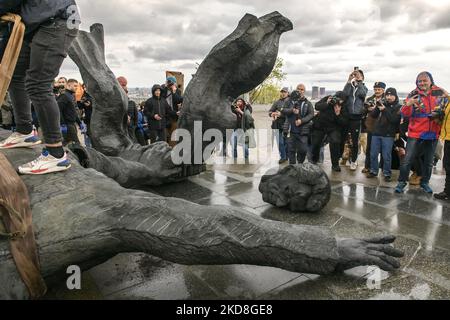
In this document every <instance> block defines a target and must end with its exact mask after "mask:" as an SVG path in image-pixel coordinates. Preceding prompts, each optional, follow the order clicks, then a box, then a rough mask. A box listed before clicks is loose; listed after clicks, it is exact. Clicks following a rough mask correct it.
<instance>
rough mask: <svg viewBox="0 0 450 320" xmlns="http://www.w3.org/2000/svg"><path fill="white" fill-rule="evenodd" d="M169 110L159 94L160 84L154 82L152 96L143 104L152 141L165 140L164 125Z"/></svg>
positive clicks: (169, 112)
mask: <svg viewBox="0 0 450 320" xmlns="http://www.w3.org/2000/svg"><path fill="white" fill-rule="evenodd" d="M171 111H172V110H171V109H170V106H169V104H168V103H167V101H166V99H164V98H163V97H162V96H161V86H160V85H158V84H155V85H154V86H153V88H152V97H151V98H150V99H148V100H147V101H146V102H145V106H144V114H145V116H146V117H147V120H148V123H149V127H150V140H151V142H152V143H154V142H157V141H166V140H167V139H166V138H167V134H166V126H167V121H168V118H169V116H170V114H171Z"/></svg>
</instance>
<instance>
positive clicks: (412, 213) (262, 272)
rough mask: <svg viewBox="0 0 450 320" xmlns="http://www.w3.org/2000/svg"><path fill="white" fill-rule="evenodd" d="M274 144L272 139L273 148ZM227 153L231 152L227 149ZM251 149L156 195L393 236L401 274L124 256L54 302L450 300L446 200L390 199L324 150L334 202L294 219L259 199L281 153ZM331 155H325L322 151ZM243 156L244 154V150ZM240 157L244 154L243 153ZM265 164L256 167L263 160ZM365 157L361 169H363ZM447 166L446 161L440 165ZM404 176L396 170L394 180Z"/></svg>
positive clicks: (436, 184) (262, 118)
mask: <svg viewBox="0 0 450 320" xmlns="http://www.w3.org/2000/svg"><path fill="white" fill-rule="evenodd" d="M266 108H267V107H264V108H263V107H260V108H255V109H256V112H255V118H256V124H257V127H258V128H269V127H270V121H269V120H270V119H269V118H268V117H266V113H265V110H266ZM269 143H270V142H269ZM229 149H230V147H229ZM269 149H270V148H267V147H266V146H263V147H262V148H261V146H260V151H259V152H256V150H254V149H253V150H251V151H250V155H251V156H250V164H245V163H244V161H243V159H239V161H238V163H235V161H234V160H233V159H231V158H226V159H224V158H222V157H221V156H215V157H213V159H212V163H211V164H210V165H208V170H207V172H204V173H202V174H201V175H199V176H197V177H191V178H190V179H189V180H188V181H185V182H182V183H178V184H174V185H167V186H163V187H159V188H155V189H153V192H155V193H158V194H160V195H162V196H172V197H179V198H183V199H187V200H190V201H192V202H195V203H198V204H203V205H231V206H238V207H241V208H244V209H246V210H247V211H249V212H251V213H252V214H256V215H259V216H261V217H263V218H265V219H270V220H277V221H284V222H288V223H293V224H305V225H321V226H327V227H329V228H331V229H332V230H333V231H334V232H335V233H336V235H338V236H340V237H356V238H367V237H371V236H373V235H378V234H386V233H391V234H394V235H396V236H397V237H398V238H397V241H396V243H395V246H396V247H398V248H400V249H402V250H403V251H404V252H405V257H403V258H402V259H401V264H402V266H401V269H400V270H398V271H395V272H390V273H388V272H384V271H381V270H379V269H374V268H372V267H369V266H363V267H358V268H354V269H352V270H348V271H346V272H345V273H343V274H335V275H331V276H318V275H311V274H299V273H292V272H288V271H284V270H280V269H276V268H269V267H257V266H248V265H230V266H183V265H178V264H173V263H170V262H167V261H162V260H161V259H158V258H155V257H151V256H149V255H145V254H141V253H129V254H120V255H118V256H116V257H114V258H113V259H111V260H109V261H108V262H106V263H104V264H102V265H99V266H97V267H95V268H93V269H91V270H89V271H86V272H84V274H83V280H82V287H83V288H82V290H81V291H77V292H69V291H67V290H66V289H64V288H52V289H51V290H50V292H49V294H48V296H47V297H48V298H58V299H194V300H196V299H418V300H426V299H450V203H448V202H447V203H445V202H439V201H438V200H435V199H433V198H432V196H431V195H426V194H425V193H423V192H422V191H420V190H419V189H418V188H415V187H411V188H409V190H408V191H407V192H406V193H405V194H403V195H397V194H394V187H395V182H391V183H386V182H384V180H383V179H382V178H380V179H367V178H366V177H365V175H363V174H362V173H361V169H362V167H361V165H360V166H359V167H358V170H357V171H356V172H352V171H350V170H349V168H348V167H343V170H342V172H341V173H332V172H331V163H330V161H329V154H328V150H326V153H325V154H326V158H325V159H326V160H325V163H324V164H323V169H324V170H325V171H326V172H327V173H328V174H329V177H330V179H331V181H332V197H331V201H330V202H329V204H328V205H327V206H326V207H325V208H324V209H323V210H322V211H321V212H320V213H316V214H306V213H305V214H293V213H290V212H289V211H288V210H284V209H278V208H275V207H273V206H271V205H268V204H266V203H264V202H263V201H262V197H261V194H260V193H259V191H258V185H259V181H260V178H261V176H262V175H263V174H264V173H265V172H266V171H267V170H268V169H271V168H278V166H279V165H278V155H277V151H276V147H275V148H274V149H273V152H272V153H271V152H270V150H269ZM326 149H328V148H326ZM240 152H241V150H240ZM240 156H241V154H240ZM258 160H259V161H258ZM363 161H364V156H361V157H360V159H359V163H360V164H363ZM437 167H438V168H441V167H442V166H441V163H438V166H437ZM397 177H398V171H394V176H393V178H394V179H393V181H395V180H396V178H397ZM443 185H444V175H443V171H442V170H441V169H435V170H434V174H433V177H432V180H431V186H432V187H433V188H434V189H435V190H436V191H438V192H440V191H442V188H443Z"/></svg>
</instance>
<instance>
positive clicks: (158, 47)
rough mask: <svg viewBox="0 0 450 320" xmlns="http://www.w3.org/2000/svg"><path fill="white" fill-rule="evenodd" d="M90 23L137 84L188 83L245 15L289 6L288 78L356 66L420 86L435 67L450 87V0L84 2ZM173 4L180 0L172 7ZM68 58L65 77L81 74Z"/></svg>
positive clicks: (327, 77) (313, 77)
mask: <svg viewBox="0 0 450 320" xmlns="http://www.w3.org/2000/svg"><path fill="white" fill-rule="evenodd" d="M77 3H78V6H79V8H80V12H81V18H82V21H83V23H82V25H81V29H84V30H88V29H89V26H90V25H91V24H93V23H95V22H99V23H102V24H103V25H104V26H105V33H106V56H107V60H108V64H109V66H110V67H111V69H112V70H113V71H114V73H115V74H116V75H124V76H126V77H127V78H128V80H129V86H130V87H149V86H151V85H152V84H154V83H162V82H163V81H164V74H165V73H164V72H165V70H179V71H182V72H183V73H184V74H185V75H186V77H187V80H188V81H189V79H190V78H191V76H190V75H191V74H192V73H195V67H196V64H198V63H201V61H202V59H203V58H204V57H205V56H206V55H207V54H208V52H209V51H210V50H211V48H212V47H213V46H214V45H215V44H216V43H217V42H219V41H220V40H222V39H223V38H224V37H226V36H227V35H228V34H230V33H231V32H232V31H233V30H234V29H235V27H236V26H237V23H238V22H239V20H240V19H241V18H242V16H243V15H244V14H245V13H250V14H253V15H256V16H258V17H259V16H262V15H264V14H267V13H269V12H272V11H275V10H276V11H279V12H280V13H281V14H283V15H285V16H286V17H288V18H289V19H290V20H291V21H292V22H293V24H294V30H293V31H290V32H288V33H285V34H284V35H282V38H281V42H280V52H279V55H280V56H281V57H282V58H283V59H284V61H285V66H284V72H286V73H287V78H286V80H285V81H284V83H283V85H286V86H295V85H296V84H297V83H299V82H303V83H305V84H306V85H307V86H308V87H309V89H310V87H311V86H312V85H320V86H325V87H327V88H328V89H341V88H342V87H343V83H344V82H345V81H346V79H347V77H348V74H349V73H350V72H351V71H352V70H353V67H354V66H359V67H360V69H362V70H364V72H365V74H366V83H367V85H368V86H370V87H371V86H372V85H373V83H374V82H375V81H384V82H387V84H388V85H389V86H394V87H396V88H397V89H399V90H401V91H410V90H412V89H413V87H414V80H415V77H416V75H417V73H418V72H419V71H422V70H429V71H430V72H432V73H433V75H434V77H435V80H436V82H437V84H438V85H441V86H443V87H445V88H447V89H448V88H450V54H449V53H450V0H440V1H427V0H376V1H375V0H334V1H326V0H301V1H299V0H281V1H274V0H246V1H237V0H220V1H219V0H183V1H156V0H133V1H130V0H95V1H92V0H77ZM168 4H170V5H168ZM76 69H77V68H76V66H75V65H74V64H73V62H71V61H70V59H67V60H66V62H65V63H64V65H63V68H62V70H61V74H64V75H66V76H70V77H77V78H81V77H80V76H79V74H78V72H77V70H76Z"/></svg>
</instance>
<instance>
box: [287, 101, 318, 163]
mask: <svg viewBox="0 0 450 320" xmlns="http://www.w3.org/2000/svg"><path fill="white" fill-rule="evenodd" d="M284 115H285V116H286V118H287V121H288V122H289V125H290V137H289V140H288V145H289V147H288V150H289V164H296V163H299V164H302V163H303V162H305V158H306V155H307V153H308V141H309V138H310V134H311V125H312V122H311V121H312V119H313V118H314V107H313V105H312V104H311V102H309V101H308V99H307V98H306V97H305V95H304V94H303V93H300V94H299V95H298V98H296V97H295V96H294V95H291V101H290V108H288V109H287V110H284Z"/></svg>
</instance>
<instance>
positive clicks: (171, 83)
mask: <svg viewBox="0 0 450 320" xmlns="http://www.w3.org/2000/svg"><path fill="white" fill-rule="evenodd" d="M161 88H162V89H161V91H162V92H161V95H162V96H163V97H164V98H165V99H166V101H167V103H168V104H169V107H170V114H169V119H168V121H167V143H169V145H170V146H172V147H173V146H175V145H176V144H177V142H176V141H172V139H171V137H172V133H173V132H174V131H175V130H176V129H177V126H178V117H179V115H180V112H181V108H182V104H183V96H182V94H181V90H180V89H178V87H177V79H176V78H175V77H173V76H170V77H167V80H166V83H165V84H164V85H162V86H161Z"/></svg>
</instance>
